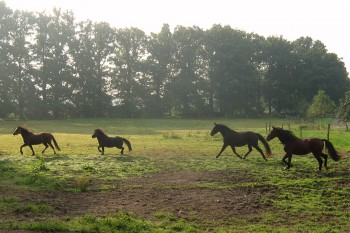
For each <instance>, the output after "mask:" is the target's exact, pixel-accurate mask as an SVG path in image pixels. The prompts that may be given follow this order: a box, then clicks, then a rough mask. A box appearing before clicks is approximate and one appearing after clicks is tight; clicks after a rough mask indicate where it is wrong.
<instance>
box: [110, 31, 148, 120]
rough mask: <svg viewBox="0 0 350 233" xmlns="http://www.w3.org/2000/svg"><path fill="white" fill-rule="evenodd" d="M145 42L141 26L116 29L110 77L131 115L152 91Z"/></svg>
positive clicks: (115, 91) (116, 94)
mask: <svg viewBox="0 0 350 233" xmlns="http://www.w3.org/2000/svg"><path fill="white" fill-rule="evenodd" d="M146 42H147V36H146V35H145V33H144V32H143V31H142V30H140V29H138V28H124V29H118V30H117V33H116V41H115V51H114V55H113V56H112V57H111V61H112V63H113V65H114V66H115V68H114V70H113V73H112V74H111V75H112V77H111V78H112V83H113V87H114V93H115V98H116V101H117V105H119V106H120V107H121V109H122V111H123V112H125V114H126V116H128V117H133V116H135V114H137V113H138V110H139V109H142V108H143V107H144V97H145V95H146V93H149V91H150V90H149V86H148V84H147V82H148V80H147V79H145V75H144V74H145V67H144V60H145V59H146Z"/></svg>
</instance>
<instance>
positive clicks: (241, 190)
mask: <svg viewBox="0 0 350 233" xmlns="http://www.w3.org/2000/svg"><path fill="white" fill-rule="evenodd" d="M253 181H254V179H253V178H252V177H250V176H248V173H247V172H244V171H228V170H226V171H213V172H195V171H183V170H181V171H167V172H162V173H155V174H152V175H150V176H147V177H138V178H133V179H128V180H121V181H115V182H112V183H109V184H108V185H113V186H114V187H115V188H112V189H108V190H104V191H87V192H68V191H53V190H49V191H39V192H35V191H29V190H28V191H23V190H21V191H20V192H19V191H16V190H12V189H11V188H8V189H6V190H3V194H2V196H9V197H13V196H16V197H17V198H18V200H19V202H20V203H24V204H25V203H36V204H38V203H46V204H47V205H50V206H52V207H53V210H52V211H50V212H49V213H48V214H46V215H45V216H39V217H38V216H33V215H32V214H31V213H30V212H21V211H15V212H11V213H8V212H6V211H3V212H2V213H0V217H1V219H6V220H5V221H6V222H9V221H21V220H26V221H29V220H30V221H33V220H44V219H47V218H52V217H55V218H64V217H66V216H81V215H86V214H91V215H97V216H99V215H105V214H112V213H116V212H118V211H128V212H134V213H136V214H137V215H139V216H140V217H142V218H145V219H150V220H154V219H155V213H156V212H159V211H162V212H166V213H172V214H174V215H175V216H178V217H181V218H185V219H188V220H190V221H194V222H198V223H201V224H205V223H213V222H217V223H219V222H222V221H224V220H226V219H228V218H230V217H244V216H246V215H252V214H258V213H260V212H262V211H266V210H267V209H268V208H269V206H268V205H266V204H265V203H263V201H262V200H261V198H262V197H263V196H264V195H267V194H266V192H268V191H269V190H266V189H265V190H264V189H257V188H256V187H255V188H253V187H249V185H247V186H238V187H235V185H236V184H240V183H242V182H245V183H246V182H253ZM94 185H101V184H94Z"/></svg>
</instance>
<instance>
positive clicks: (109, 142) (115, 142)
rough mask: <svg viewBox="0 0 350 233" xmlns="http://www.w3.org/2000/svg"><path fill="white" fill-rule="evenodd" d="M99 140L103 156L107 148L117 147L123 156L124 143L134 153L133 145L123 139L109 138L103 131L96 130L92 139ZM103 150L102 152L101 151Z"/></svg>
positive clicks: (99, 148)
mask: <svg viewBox="0 0 350 233" xmlns="http://www.w3.org/2000/svg"><path fill="white" fill-rule="evenodd" d="M96 137H97V140H98V144H99V146H98V148H97V149H98V151H99V152H102V154H101V155H103V154H104V151H105V147H117V148H118V149H121V150H122V151H121V154H123V152H124V147H123V142H124V143H125V144H126V145H127V146H128V149H129V151H132V148H131V143H130V142H129V141H128V140H127V139H125V138H122V137H108V136H107V135H106V134H105V133H104V132H103V130H102V129H95V132H94V134H93V135H92V138H96ZM101 148H102V150H101Z"/></svg>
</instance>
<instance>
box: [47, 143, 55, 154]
mask: <svg viewBox="0 0 350 233" xmlns="http://www.w3.org/2000/svg"><path fill="white" fill-rule="evenodd" d="M49 146H50V147H51V149H52V150H53V154H56V150H55V147H53V145H52V143H51V142H49ZM46 148H47V147H46ZM46 148H45V150H46Z"/></svg>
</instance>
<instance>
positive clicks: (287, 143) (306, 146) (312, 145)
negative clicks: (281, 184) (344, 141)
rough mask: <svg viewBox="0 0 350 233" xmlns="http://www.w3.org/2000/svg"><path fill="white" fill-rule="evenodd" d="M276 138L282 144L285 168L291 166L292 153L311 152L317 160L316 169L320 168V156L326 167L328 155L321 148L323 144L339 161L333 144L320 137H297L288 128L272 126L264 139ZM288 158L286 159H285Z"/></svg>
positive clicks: (302, 153) (304, 153) (332, 156)
mask: <svg viewBox="0 0 350 233" xmlns="http://www.w3.org/2000/svg"><path fill="white" fill-rule="evenodd" d="M276 137H277V138H278V139H279V140H280V142H281V143H282V144H283V145H284V151H285V152H286V154H285V155H284V157H283V158H282V161H283V162H284V163H285V164H286V165H287V167H285V169H289V168H290V167H291V161H292V155H293V154H295V155H306V154H309V153H312V154H313V155H314V156H315V158H316V159H317V161H318V170H319V171H321V170H322V163H323V161H322V158H323V159H324V166H325V168H326V169H328V167H327V158H328V156H327V155H326V154H324V153H323V152H322V151H323V148H324V146H325V147H326V148H327V150H328V154H329V155H330V156H331V158H332V159H333V160H334V161H339V159H340V156H339V154H338V152H337V151H336V150H335V148H334V146H333V144H332V143H331V142H330V141H328V140H326V139H320V138H305V139H301V138H298V137H297V136H295V135H294V134H293V132H292V131H290V130H284V129H282V128H279V127H274V126H272V131H271V132H270V134H269V135H268V136H267V138H266V140H267V141H270V140H272V139H274V138H276ZM286 159H288V161H286Z"/></svg>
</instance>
